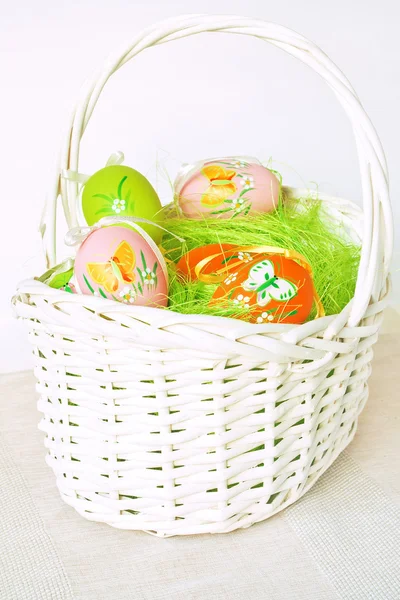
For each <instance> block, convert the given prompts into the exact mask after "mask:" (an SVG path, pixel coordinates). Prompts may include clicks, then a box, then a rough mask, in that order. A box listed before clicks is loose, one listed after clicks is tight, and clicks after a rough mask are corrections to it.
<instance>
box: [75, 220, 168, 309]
mask: <svg viewBox="0 0 400 600" xmlns="http://www.w3.org/2000/svg"><path fill="white" fill-rule="evenodd" d="M75 277H76V281H77V283H78V286H79V290H80V291H81V292H82V293H83V294H93V295H95V296H102V297H103V298H109V299H112V300H116V301H117V302H123V303H125V304H129V305H132V304H135V305H141V306H166V305H167V302H168V293H167V276H166V266H165V263H164V259H163V257H162V255H161V253H160V251H159V250H158V248H157V247H156V246H155V245H153V247H151V245H150V244H149V243H148V242H147V241H146V239H144V237H143V236H142V235H140V233H138V232H137V231H135V230H133V229H130V228H127V227H122V226H118V225H113V226H111V227H102V228H100V229H96V230H94V231H93V232H92V233H91V234H90V235H89V236H88V237H87V238H86V239H85V240H84V242H83V243H82V245H81V246H80V248H79V250H78V252H77V256H76V259H75Z"/></svg>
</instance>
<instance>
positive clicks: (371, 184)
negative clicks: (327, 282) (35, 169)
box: [40, 15, 393, 325]
mask: <svg viewBox="0 0 400 600" xmlns="http://www.w3.org/2000/svg"><path fill="white" fill-rule="evenodd" d="M203 32H222V33H235V34H242V35H250V36H254V37H257V38H259V39H261V40H264V41H266V42H269V43H271V44H273V45H274V46H277V47H279V48H281V49H282V50H285V51H286V52H287V53H288V54H291V55H292V56H294V57H296V58H298V59H300V60H301V61H302V62H304V63H305V64H307V65H309V66H310V67H311V68H312V69H313V70H314V71H316V72H317V73H318V74H319V75H320V76H321V77H322V78H323V79H324V80H325V81H326V83H327V84H328V85H329V87H330V88H331V89H332V90H333V92H334V94H335V95H336V97H337V99H338V101H339V102H340V104H341V105H342V106H343V108H344V110H345V112H346V113H347V115H348V117H349V119H350V122H351V124H352V126H353V131H354V136H355V139H356V145H357V151H358V159H359V166H360V171H361V184H362V196H363V207H364V224H363V245H362V253H361V261H360V266H359V271H358V277H357V285H356V291H355V296H354V300H353V303H352V308H351V312H350V317H349V323H350V324H351V325H356V324H357V323H358V322H359V320H360V319H361V318H362V317H363V316H364V314H365V311H366V308H367V306H368V305H369V303H370V301H371V298H372V300H373V301H376V300H378V299H379V297H380V294H381V290H382V288H383V285H384V282H385V280H386V277H387V274H388V269H389V262H390V258H391V254H392V246H393V220H392V213H391V207H390V199H389V191H388V173H387V165H386V160H385V155H384V152H383V149H382V145H381V143H380V140H379V138H378V136H377V134H376V131H375V129H374V127H373V125H372V123H371V121H370V120H369V118H368V116H367V114H366V113H365V111H364V109H363V107H362V105H361V103H360V101H359V99H358V97H357V95H356V93H355V91H354V90H353V88H352V86H351V85H350V83H349V81H348V80H347V79H346V77H345V76H344V75H343V73H342V72H341V71H340V70H339V69H338V68H337V67H336V65H335V64H334V63H332V62H331V60H330V59H329V58H328V57H327V56H326V55H325V54H324V53H323V52H322V51H321V50H320V49H319V48H318V47H317V46H316V45H315V44H313V43H312V42H310V41H308V40H307V39H306V38H304V37H303V36H301V35H299V34H298V33H296V32H294V31H292V30H290V29H287V28H286V27H282V26H280V25H276V24H273V23H268V22H266V21H262V20H255V19H251V18H248V17H238V16H226V15H220V16H212V15H186V16H182V17H175V18H172V19H167V20H165V21H162V22H160V23H157V24H156V25H154V26H151V27H149V28H147V29H145V30H144V31H142V32H141V33H140V34H138V35H137V36H136V37H135V38H134V40H133V42H131V43H130V44H129V46H128V47H127V48H124V49H123V50H122V51H119V52H118V53H117V54H114V55H111V56H110V57H109V59H108V60H107V61H106V63H105V65H104V67H103V70H102V72H101V74H100V75H99V76H97V77H95V78H94V79H93V80H92V81H89V82H88V83H87V85H86V86H85V88H84V90H83V94H82V96H81V99H80V101H79V102H78V104H77V105H76V107H75V110H74V111H73V114H72V118H71V121H70V124H69V129H68V133H67V136H66V141H65V144H64V146H63V148H62V150H61V155H60V158H59V163H58V165H57V169H56V173H55V177H54V181H53V186H52V189H51V191H50V195H49V198H48V202H47V204H46V206H45V209H44V213H43V218H42V223H41V228H40V230H41V234H42V237H43V240H44V249H45V254H46V262H47V265H48V266H49V267H51V266H53V265H54V264H56V208H57V200H58V198H59V197H61V200H62V206H63V211H64V216H65V219H66V221H67V225H68V227H70V228H71V227H76V226H77V214H76V207H77V197H78V193H79V186H78V183H77V182H74V181H68V180H66V179H64V178H63V177H61V176H60V175H61V173H63V172H64V170H72V171H76V172H78V168H79V151H80V142H81V139H82V136H83V134H84V132H85V129H86V126H87V124H88V122H89V120H90V117H91V115H92V113H93V110H94V108H95V106H96V103H97V100H98V99H99V96H100V94H101V92H102V90H103V88H104V86H105V84H106V83H107V81H108V79H109V77H111V75H112V74H113V73H114V72H115V71H117V70H118V69H119V68H120V67H122V66H123V65H124V64H125V63H127V62H128V61H129V60H131V59H132V58H134V57H135V56H136V55H137V54H139V53H140V52H142V51H143V50H145V49H146V48H150V47H151V46H156V45H157V44H163V43H165V42H170V41H174V40H178V39H181V38H184V37H188V36H190V35H194V34H197V33H203Z"/></svg>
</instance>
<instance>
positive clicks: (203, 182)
mask: <svg viewBox="0 0 400 600" xmlns="http://www.w3.org/2000/svg"><path fill="white" fill-rule="evenodd" d="M280 187H281V186H280V181H279V179H278V178H277V176H276V175H275V174H274V173H273V172H272V171H270V170H269V169H267V168H266V167H264V166H263V165H262V164H261V163H260V162H259V161H258V160H257V159H255V158H251V159H250V158H249V159H247V158H246V159H245V158H243V159H242V158H221V159H214V160H206V161H202V162H199V163H197V164H194V165H188V166H186V167H183V169H182V170H181V172H180V173H179V175H178V177H177V179H176V181H175V186H174V188H175V190H174V191H175V201H176V202H177V204H178V206H179V208H180V210H181V211H182V213H183V214H184V215H185V216H186V217H188V218H190V219H202V218H222V219H229V218H233V217H246V216H247V215H249V214H256V213H266V212H271V211H272V210H274V209H275V208H276V207H277V205H278V202H279V194H280Z"/></svg>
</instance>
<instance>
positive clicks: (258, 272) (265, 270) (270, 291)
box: [242, 260, 298, 306]
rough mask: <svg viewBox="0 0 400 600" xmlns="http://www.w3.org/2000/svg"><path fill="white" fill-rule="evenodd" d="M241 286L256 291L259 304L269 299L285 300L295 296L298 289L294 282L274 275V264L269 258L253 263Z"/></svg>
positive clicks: (266, 302)
mask: <svg viewBox="0 0 400 600" xmlns="http://www.w3.org/2000/svg"><path fill="white" fill-rule="evenodd" d="M242 287H243V289H244V290H246V291H247V292H257V304H258V305H259V306H266V305H267V304H268V303H269V302H270V301H271V300H277V301H278V302H286V301H287V300H290V299H291V298H293V297H294V296H296V294H297V291H298V288H297V286H296V285H294V283H291V282H290V281H287V280H286V279H283V278H281V277H276V275H275V270H274V264H273V263H272V262H271V261H270V260H263V261H261V262H259V263H257V264H256V265H254V267H252V268H251V269H250V271H249V277H248V279H246V281H244V282H243V283H242Z"/></svg>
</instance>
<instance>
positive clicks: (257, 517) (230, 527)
mask: <svg viewBox="0 0 400 600" xmlns="http://www.w3.org/2000/svg"><path fill="white" fill-rule="evenodd" d="M366 400H367V394H366V395H365V397H364V400H363V402H362V404H361V405H360V407H359V411H358V414H359V413H360V412H361V411H362V410H363V408H364V406H365V402H366ZM357 422H358V416H357V418H356V419H355V420H354V421H353V423H352V424H351V426H350V428H349V435H348V436H344V438H343V441H342V444H341V445H340V447H337V446H336V447H335V450H334V451H332V452H331V454H330V456H329V458H327V456H326V455H325V457H324V458H327V460H326V461H325V464H324V467H323V468H321V469H319V470H316V471H315V472H314V473H313V474H311V475H309V477H308V478H307V480H306V482H305V485H300V486H297V490H296V489H295V488H290V489H289V490H288V491H287V493H286V494H285V495H282V494H280V495H279V496H278V497H277V499H276V500H277V501H276V502H275V501H273V502H271V503H270V504H267V503H261V502H259V503H258V506H259V510H258V511H257V510H252V512H251V513H247V514H245V513H243V514H238V515H235V516H234V517H232V518H230V519H228V520H226V521H211V520H210V521H209V522H204V523H199V522H197V523H196V524H189V523H188V522H187V520H186V519H177V520H174V521H172V522H170V523H168V522H164V523H159V522H158V523H157V527H156V528H155V525H156V522H154V523H153V524H152V523H151V522H149V521H147V523H146V521H145V520H144V519H143V517H140V516H133V515H132V516H130V515H129V516H128V515H126V516H124V517H123V516H122V515H121V516H119V518H118V520H107V518H104V519H99V516H98V514H94V513H90V512H88V511H87V510H80V509H79V506H76V499H75V498H71V496H70V495H68V494H64V493H63V491H62V489H60V486H59V485H58V481H57V487H58V488H59V491H60V495H61V498H62V499H63V501H64V502H65V503H66V504H68V505H69V506H71V507H73V508H74V509H75V510H76V512H77V513H78V514H79V515H80V516H82V517H84V518H85V519H87V520H89V521H93V522H97V523H104V524H106V525H110V526H111V527H114V528H116V529H125V530H129V531H142V532H144V533H148V534H150V535H153V536H155V537H159V538H168V537H175V536H179V535H200V534H207V533H230V532H232V531H236V530H238V529H247V528H248V527H251V525H254V524H256V523H259V522H261V521H266V520H267V519H269V518H270V517H272V516H274V515H275V514H277V513H278V512H280V511H282V510H284V509H285V508H287V507H288V506H290V505H291V504H293V503H294V502H296V501H297V500H299V499H300V498H301V497H302V496H304V495H305V494H306V493H307V492H308V491H309V490H310V489H311V488H312V487H313V486H314V485H315V483H316V482H317V481H318V480H319V478H320V477H321V476H322V475H323V474H324V473H325V472H326V471H327V470H328V469H329V467H330V466H331V465H332V464H333V462H334V461H335V460H336V459H337V458H338V456H339V455H340V454H341V453H342V452H343V450H345V449H346V448H347V446H348V445H349V444H350V443H351V442H352V440H353V438H354V436H355V433H356V430H357ZM266 497H268V496H266ZM278 500H279V501H278ZM193 517H194V518H193ZM190 520H192V521H193V520H197V519H196V515H191V516H190ZM151 525H152V526H153V527H154V528H153V527H152V528H149V527H150V526H151Z"/></svg>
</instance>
